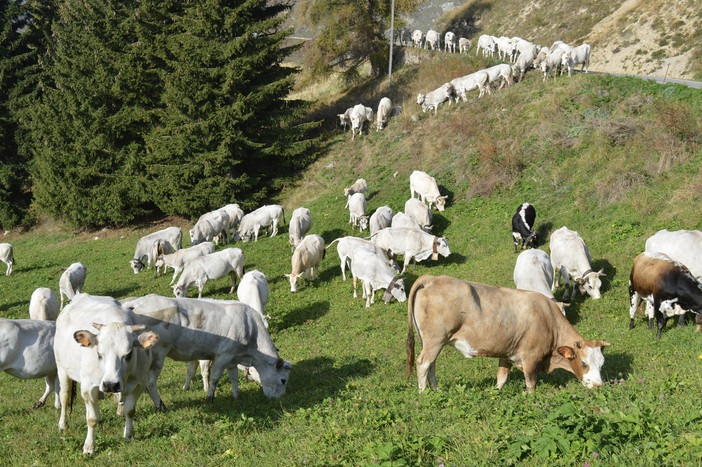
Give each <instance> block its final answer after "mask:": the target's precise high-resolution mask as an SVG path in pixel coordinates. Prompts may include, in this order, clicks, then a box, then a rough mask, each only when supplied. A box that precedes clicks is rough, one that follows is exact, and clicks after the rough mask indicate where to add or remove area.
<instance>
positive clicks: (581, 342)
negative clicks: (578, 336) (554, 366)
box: [575, 341, 585, 349]
mask: <svg viewBox="0 0 702 467" xmlns="http://www.w3.org/2000/svg"><path fill="white" fill-rule="evenodd" d="M583 345H585V344H584V342H583V341H577V342H576V343H575V347H576V348H577V349H582V348H583Z"/></svg>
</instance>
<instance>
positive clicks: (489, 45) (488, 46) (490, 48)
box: [475, 34, 497, 57]
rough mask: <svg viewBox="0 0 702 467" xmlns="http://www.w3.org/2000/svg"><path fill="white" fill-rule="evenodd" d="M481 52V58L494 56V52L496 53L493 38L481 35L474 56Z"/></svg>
mask: <svg viewBox="0 0 702 467" xmlns="http://www.w3.org/2000/svg"><path fill="white" fill-rule="evenodd" d="M481 50H482V51H483V56H484V57H487V56H488V55H489V56H490V57H492V56H493V55H495V52H497V44H496V43H495V38H494V37H493V36H490V35H488V34H483V35H482V36H480V37H479V38H478V45H477V46H476V47H475V55H478V52H480V51H481Z"/></svg>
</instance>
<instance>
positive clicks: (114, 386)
mask: <svg viewBox="0 0 702 467" xmlns="http://www.w3.org/2000/svg"><path fill="white" fill-rule="evenodd" d="M100 390H101V391H102V392H104V393H115V392H121V391H122V385H121V384H119V381H103V382H102V384H100Z"/></svg>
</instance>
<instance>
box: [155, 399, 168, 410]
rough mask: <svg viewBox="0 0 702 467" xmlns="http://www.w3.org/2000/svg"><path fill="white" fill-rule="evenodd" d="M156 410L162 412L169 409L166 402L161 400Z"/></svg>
mask: <svg viewBox="0 0 702 467" xmlns="http://www.w3.org/2000/svg"><path fill="white" fill-rule="evenodd" d="M156 410H157V411H158V412H162V413H166V412H168V409H167V408H166V404H164V403H163V401H161V403H160V404H159V405H158V407H156Z"/></svg>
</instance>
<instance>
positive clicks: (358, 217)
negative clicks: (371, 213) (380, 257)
mask: <svg viewBox="0 0 702 467" xmlns="http://www.w3.org/2000/svg"><path fill="white" fill-rule="evenodd" d="M348 206H349V224H351V230H353V228H354V227H355V226H358V228H359V229H360V231H361V232H363V231H364V230H366V229H367V228H368V216H366V197H365V196H363V193H354V194H353V195H351V196H349V202H348Z"/></svg>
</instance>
